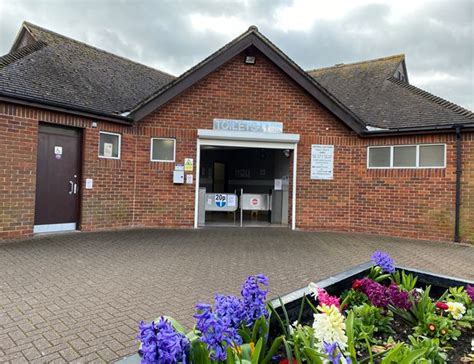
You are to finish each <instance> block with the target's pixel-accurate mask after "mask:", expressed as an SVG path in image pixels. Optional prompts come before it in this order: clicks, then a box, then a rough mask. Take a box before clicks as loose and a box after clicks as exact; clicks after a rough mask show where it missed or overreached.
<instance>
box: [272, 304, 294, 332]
mask: <svg viewBox="0 0 474 364" xmlns="http://www.w3.org/2000/svg"><path fill="white" fill-rule="evenodd" d="M268 308H269V309H270V311H271V313H272V315H275V318H276V319H277V321H278V323H279V324H280V326H281V329H282V330H283V333H284V334H285V337H286V338H288V337H289V336H288V331H287V330H286V326H285V324H284V323H283V320H282V319H281V317H280V315H279V314H278V312H276V310H275V308H274V307H273V305H272V304H271V303H268Z"/></svg>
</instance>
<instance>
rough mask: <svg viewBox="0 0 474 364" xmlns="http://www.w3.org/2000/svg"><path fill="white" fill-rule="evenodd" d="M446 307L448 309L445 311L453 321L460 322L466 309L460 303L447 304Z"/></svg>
mask: <svg viewBox="0 0 474 364" xmlns="http://www.w3.org/2000/svg"><path fill="white" fill-rule="evenodd" d="M447 305H448V309H447V310H446V311H448V312H450V313H451V315H452V316H453V319H455V320H460V319H461V318H462V315H464V314H465V313H466V307H464V305H463V304H462V303H460V302H447Z"/></svg>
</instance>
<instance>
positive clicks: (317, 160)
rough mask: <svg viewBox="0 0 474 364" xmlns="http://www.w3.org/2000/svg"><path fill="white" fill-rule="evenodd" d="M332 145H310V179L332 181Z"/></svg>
mask: <svg viewBox="0 0 474 364" xmlns="http://www.w3.org/2000/svg"><path fill="white" fill-rule="evenodd" d="M333 170H334V145H321V144H313V145H311V179H333V178H334V177H333Z"/></svg>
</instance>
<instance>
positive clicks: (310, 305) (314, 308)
mask: <svg viewBox="0 0 474 364" xmlns="http://www.w3.org/2000/svg"><path fill="white" fill-rule="evenodd" d="M305 299H306V302H308V304H309V307H311V309H312V310H313V312H314V313H319V311H318V309H317V308H316V307H315V306H314V305H313V304H312V303H311V301H310V300H309V299H308V297H305Z"/></svg>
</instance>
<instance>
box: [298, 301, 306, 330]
mask: <svg viewBox="0 0 474 364" xmlns="http://www.w3.org/2000/svg"><path fill="white" fill-rule="evenodd" d="M305 301H306V300H305V299H304V298H303V299H302V300H301V306H300V312H299V313H298V320H297V322H298V324H300V323H301V317H302V316H303V309H304V303H305Z"/></svg>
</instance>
